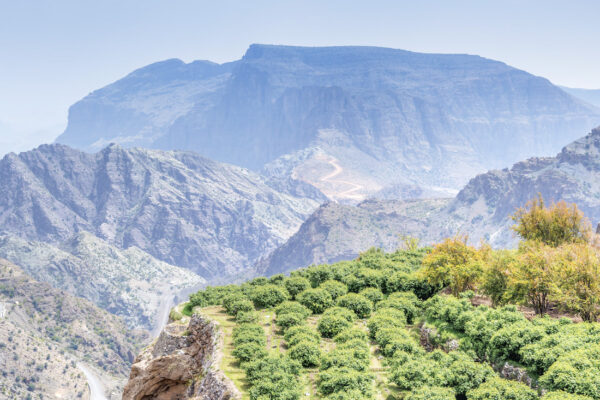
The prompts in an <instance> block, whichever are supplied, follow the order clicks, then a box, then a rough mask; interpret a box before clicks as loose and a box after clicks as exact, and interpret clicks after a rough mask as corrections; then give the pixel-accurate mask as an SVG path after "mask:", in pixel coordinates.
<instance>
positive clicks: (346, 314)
mask: <svg viewBox="0 0 600 400" xmlns="http://www.w3.org/2000/svg"><path fill="white" fill-rule="evenodd" d="M326 315H335V316H339V317H342V318H344V319H346V320H347V321H348V322H354V321H355V320H356V314H354V311H352V310H349V309H347V308H344V307H331V308H328V309H327V310H325V312H324V313H323V316H326Z"/></svg>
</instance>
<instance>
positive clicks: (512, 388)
mask: <svg viewBox="0 0 600 400" xmlns="http://www.w3.org/2000/svg"><path fill="white" fill-rule="evenodd" d="M537 398H538V396H537V393H536V392H535V391H534V390H533V389H530V388H529V387H528V386H527V385H525V384H523V383H521V382H516V381H509V380H506V379H502V378H497V377H495V378H490V379H489V380H488V381H486V382H485V383H483V384H482V385H481V386H479V387H478V388H476V389H473V390H470V391H468V392H467V400H498V399H502V400H535V399H537Z"/></svg>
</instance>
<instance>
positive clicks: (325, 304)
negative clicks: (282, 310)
mask: <svg viewBox="0 0 600 400" xmlns="http://www.w3.org/2000/svg"><path fill="white" fill-rule="evenodd" d="M297 299H298V301H299V302H300V304H302V305H303V306H305V307H307V308H308V309H309V310H311V311H312V312H313V314H321V313H322V312H323V311H325V310H326V309H328V308H329V307H331V306H332V305H333V299H332V298H331V295H330V294H329V292H328V291H326V290H323V289H307V290H305V291H304V292H302V293H300V294H299V295H298V296H297Z"/></svg>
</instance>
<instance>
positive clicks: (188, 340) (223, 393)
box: [123, 315, 241, 400]
mask: <svg viewBox="0 0 600 400" xmlns="http://www.w3.org/2000/svg"><path fill="white" fill-rule="evenodd" d="M221 346H222V344H221V338H220V333H219V330H218V326H217V325H216V324H215V323H213V322H211V321H209V320H207V319H204V318H203V317H201V316H199V315H194V316H193V317H192V318H191V319H190V321H189V324H188V325H187V326H186V325H184V324H181V323H178V322H174V323H171V324H169V325H167V326H166V327H165V329H164V330H163V331H162V333H161V334H160V336H159V337H158V339H157V340H156V342H155V343H154V344H153V345H152V346H150V347H148V348H146V349H145V350H144V351H143V352H142V353H141V354H140V355H139V356H138V357H137V358H136V360H135V362H134V364H133V367H132V369H131V374H130V377H129V381H128V382H127V385H126V386H125V390H124V392H123V400H149V399H157V400H162V399H164V400H172V399H177V400H185V399H190V400H192V399H196V400H200V399H203V400H229V399H240V398H241V395H240V393H239V391H238V390H237V388H236V387H235V386H234V385H233V383H232V382H231V381H230V380H229V379H228V378H227V377H226V376H225V375H224V374H223V373H222V372H221V371H220V370H219V362H220V359H221Z"/></svg>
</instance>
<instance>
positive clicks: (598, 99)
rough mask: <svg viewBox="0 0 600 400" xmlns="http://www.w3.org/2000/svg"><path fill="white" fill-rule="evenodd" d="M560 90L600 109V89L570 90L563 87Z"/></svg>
mask: <svg viewBox="0 0 600 400" xmlns="http://www.w3.org/2000/svg"><path fill="white" fill-rule="evenodd" d="M560 88H561V89H562V90H564V91H565V92H567V93H569V94H571V95H573V96H575V97H577V98H579V99H581V100H583V101H586V102H588V103H590V104H592V105H594V106H596V107H600V89H577V88H568V87H565V86H561V87H560Z"/></svg>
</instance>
